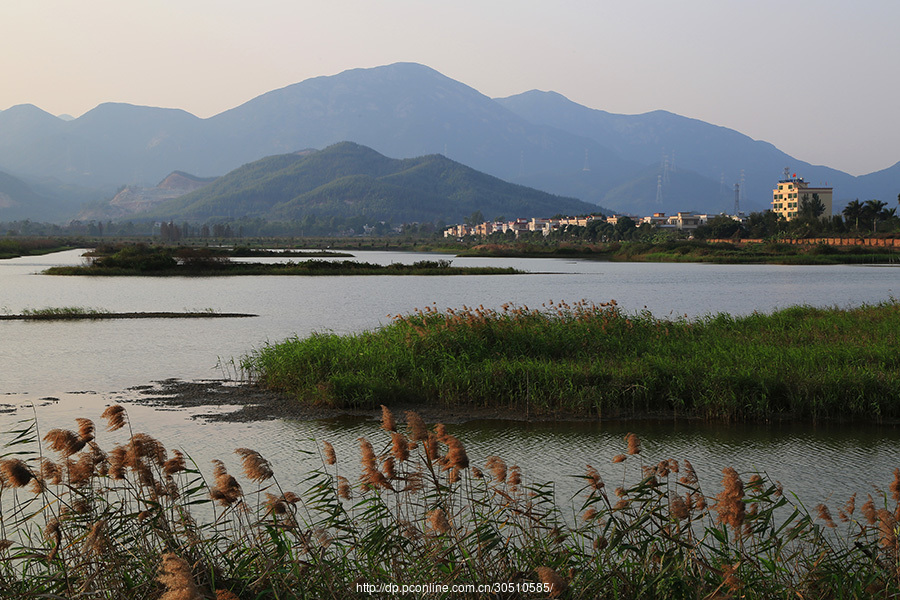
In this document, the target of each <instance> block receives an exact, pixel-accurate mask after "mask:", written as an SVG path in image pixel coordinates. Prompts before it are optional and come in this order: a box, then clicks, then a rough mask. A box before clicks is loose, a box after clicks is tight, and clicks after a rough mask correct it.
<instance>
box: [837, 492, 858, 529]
mask: <svg viewBox="0 0 900 600" xmlns="http://www.w3.org/2000/svg"><path fill="white" fill-rule="evenodd" d="M855 511H856V494H853V495H852V496H850V499H849V500H847V503H846V504H845V505H844V508H843V509H842V510H841V511H840V512H839V513H838V517H840V519H841V521H843V522H844V523H847V522H848V521H850V517H852V516H853V513H854V512H855Z"/></svg>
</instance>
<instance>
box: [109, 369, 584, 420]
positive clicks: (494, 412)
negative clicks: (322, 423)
mask: <svg viewBox="0 0 900 600" xmlns="http://www.w3.org/2000/svg"><path fill="white" fill-rule="evenodd" d="M127 393H128V396H129V397H128V398H127V399H123V401H124V402H133V403H137V404H143V405H147V406H159V407H167V408H190V409H202V408H204V407H217V408H219V407H230V406H233V407H235V408H236V410H233V411H229V412H219V411H216V412H209V413H204V412H200V413H198V414H196V415H194V418H198V419H204V420H208V421H214V422H215V421H218V422H231V423H242V422H251V421H269V420H274V419H292V420H299V421H313V420H320V419H334V418H338V417H359V418H365V419H380V418H381V409H380V408H378V409H351V408H331V407H326V406H310V405H305V404H302V403H301V402H299V401H297V399H295V398H294V397H292V396H289V395H287V394H282V393H279V392H273V391H271V390H266V389H263V388H260V387H258V386H255V385H249V384H242V383H236V382H234V381H230V380H225V379H204V380H196V381H183V380H180V379H166V380H163V381H154V382H153V384H152V385H142V386H136V387H131V388H128V390H127ZM388 408H389V409H391V411H392V412H393V413H394V414H395V415H396V417H397V418H398V419H402V418H403V415H404V413H405V411H407V410H413V411H415V412H417V413H418V414H419V415H420V416H421V417H422V418H423V419H424V420H425V421H426V422H428V423H437V422H440V423H445V424H455V423H464V422H466V421H482V420H501V421H519V422H532V421H574V420H584V419H585V418H587V417H584V416H577V415H571V414H543V413H542V414H538V415H535V414H529V413H528V412H527V411H525V410H524V409H500V408H484V407H441V406H422V405H408V404H401V403H397V404H392V405H390V406H388Z"/></svg>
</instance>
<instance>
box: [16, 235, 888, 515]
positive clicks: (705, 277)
mask: <svg viewBox="0 0 900 600" xmlns="http://www.w3.org/2000/svg"><path fill="white" fill-rule="evenodd" d="M81 254H82V251H70V252H61V253H56V254H52V255H48V256H41V257H24V258H18V259H11V260H0V311H2V312H6V313H18V312H21V311H22V310H23V309H29V308H30V309H37V308H44V307H63V306H78V307H86V308H99V309H105V310H109V311H116V312H119V311H184V310H205V309H213V310H216V311H219V312H243V313H253V314H257V315H259V316H258V317H255V318H249V319H208V320H206V319H199V320H179V319H159V320H156V319H149V320H110V321H74V322H22V321H3V322H0V339H2V342H3V343H2V344H0V403H3V404H4V405H5V410H6V412H4V413H3V414H2V415H0V425H6V426H7V427H8V426H10V425H11V424H12V423H14V422H15V421H16V420H19V419H23V418H24V419H28V418H31V417H32V416H33V415H34V414H37V416H38V422H39V425H40V427H41V428H42V430H44V431H46V430H47V429H48V428H50V427H59V426H65V427H71V426H72V424H73V419H74V418H75V417H80V416H84V417H89V418H93V419H99V415H100V413H101V412H102V410H103V408H104V407H105V406H106V405H107V404H110V403H112V402H120V401H123V402H126V401H129V400H132V399H134V398H135V397H137V396H138V393H137V392H136V391H134V390H129V388H133V387H135V386H142V385H146V384H148V383H150V382H153V381H158V380H163V379H168V378H180V379H186V380H192V379H208V378H221V377H223V376H225V375H226V374H228V373H232V372H233V370H232V369H231V365H232V364H233V362H234V361H237V360H239V358H240V357H241V356H242V355H244V354H246V353H248V352H250V351H251V350H252V349H253V348H256V347H259V346H260V345H262V344H265V343H266V342H267V341H272V342H275V341H279V340H281V339H283V338H286V337H289V336H291V335H294V334H296V335H300V336H305V335H308V334H309V333H311V332H315V331H334V332H336V333H351V332H357V331H361V330H364V329H371V328H375V327H378V326H379V325H383V324H386V323H389V322H390V320H391V316H393V315H396V314H404V313H408V312H410V311H412V310H414V309H415V308H423V307H425V306H431V305H434V306H436V307H437V308H439V309H443V308H449V307H461V306H463V305H468V306H478V305H484V306H485V307H489V308H499V307H500V306H501V305H502V304H504V303H507V302H509V303H513V304H516V305H520V306H522V305H526V306H529V307H531V308H539V307H540V306H541V305H543V304H547V303H550V302H551V301H553V302H561V301H566V302H570V303H571V302H575V301H578V300H582V299H586V300H588V301H591V302H596V303H600V302H606V301H609V300H611V299H615V300H616V301H617V302H618V303H619V305H620V306H621V307H622V308H623V309H624V311H625V312H637V311H640V310H644V309H647V310H650V311H651V312H652V313H653V314H654V315H655V316H657V317H663V318H677V317H681V316H687V317H698V316H703V315H706V314H715V313H718V312H729V313H731V314H734V315H741V314H749V313H752V312H753V311H761V312H770V311H772V310H775V309H777V308H782V307H787V306H791V305H795V304H810V305H815V306H840V307H848V306H856V305H859V304H862V303H876V302H881V301H885V300H888V299H889V298H891V297H893V296H895V295H896V294H897V293H900V269H898V268H896V267H887V266H773V265H712V264H657V263H609V262H593V261H586V260H571V259H512V258H509V259H503V258H490V259H487V258H454V257H450V256H446V257H445V256H436V255H433V254H416V253H387V252H354V255H355V256H356V257H357V259H358V260H362V261H366V262H377V263H384V264H387V263H390V262H415V261H417V260H435V259H437V258H448V259H452V260H453V264H454V265H455V266H466V265H495V266H513V267H516V268H519V269H522V270H525V271H528V272H529V274H525V275H504V276H454V277H415V276H355V277H354V276H347V277H285V276H282V277H276V276H259V277H210V278H181V277H171V278H169V277H167V278H150V277H148V278H137V277H134V278H132V277H126V278H123V277H111V278H104V277H49V276H42V275H38V274H37V273H38V272H39V271H41V270H42V269H44V268H46V267H49V266H52V265H60V264H78V263H79V262H80V261H81V260H82V258H81ZM341 260H343V259H341ZM32 405H34V408H32ZM128 408H129V413H130V415H131V418H132V421H133V423H134V425H135V429H136V430H142V431H147V432H149V433H151V434H153V435H155V436H157V437H159V438H160V440H161V441H163V443H165V444H166V445H167V446H168V447H180V448H183V449H184V450H185V451H186V452H188V453H189V454H191V455H192V456H193V457H194V458H195V459H197V461H198V463H200V464H201V465H203V464H208V462H207V461H208V460H209V459H210V458H222V459H223V460H225V459H230V460H229V462H230V463H231V465H232V466H233V467H234V468H236V466H237V464H238V463H237V460H236V457H233V456H228V455H229V454H230V453H231V451H232V450H233V449H234V448H237V447H241V446H246V447H251V448H254V449H256V450H258V451H260V452H261V453H263V455H265V456H266V457H267V458H269V459H270V460H271V461H272V462H273V463H274V464H275V466H276V469H277V472H278V473H279V475H280V478H281V483H282V485H284V486H287V487H290V486H292V485H296V483H297V482H299V481H300V480H301V479H302V473H303V471H305V470H307V469H310V468H314V467H315V466H316V460H317V459H314V458H310V457H308V456H306V455H305V454H303V453H302V451H303V450H307V449H309V448H311V442H310V440H311V439H319V440H321V439H327V440H329V441H331V442H332V443H333V444H334V445H335V447H336V448H337V449H338V452H339V454H340V455H342V456H343V457H344V459H343V460H345V461H346V464H347V465H348V469H351V467H350V465H351V464H355V462H356V460H357V455H358V452H357V449H358V443H357V441H356V440H357V438H358V437H360V436H361V435H365V436H370V437H372V438H373V441H374V440H376V439H377V440H381V439H382V438H381V437H378V432H377V429H378V425H377V423H373V422H368V421H364V420H353V419H337V420H325V421H313V422H294V421H288V420H276V421H267V422H259V423H210V422H206V421H203V420H196V419H193V418H192V416H193V413H192V411H188V410H162V409H157V408H152V407H148V406H143V405H140V404H134V403H130V402H129V404H128ZM220 410H228V407H221V408H220ZM399 417H400V416H399V415H398V418H399ZM449 429H450V431H451V432H452V433H454V434H455V435H457V437H459V438H460V439H461V440H462V441H463V442H464V443H465V444H466V446H467V450H468V452H469V455H470V458H472V459H473V461H474V462H475V463H479V462H483V459H484V457H486V456H488V455H490V454H498V455H500V456H502V457H504V458H506V459H507V461H508V462H510V463H511V464H512V463H517V464H519V466H521V467H522V469H523V472H524V474H525V476H526V477H528V478H530V479H532V480H534V481H544V480H555V481H558V482H559V486H560V490H562V492H563V493H564V494H568V493H569V492H570V491H571V490H572V489H574V488H573V486H575V485H576V484H575V483H574V481H573V480H572V479H571V478H570V477H567V476H568V475H578V474H581V473H582V472H583V469H584V466H585V464H592V465H594V466H596V467H597V468H598V469H600V470H601V473H603V474H604V476H605V477H609V478H612V479H613V480H614V479H615V478H616V477H618V478H621V476H622V475H621V466H619V465H611V464H610V459H611V458H612V456H614V455H615V454H619V453H620V452H622V451H623V450H624V443H623V441H622V438H623V436H624V435H625V433H627V432H628V431H634V432H635V433H637V434H638V435H639V436H640V437H641V438H642V439H643V441H644V449H645V450H644V455H645V456H647V457H648V460H651V459H652V460H653V461H658V460H660V459H663V458H670V457H671V458H676V459H679V460H680V459H683V458H688V459H690V460H691V461H692V462H693V464H694V466H695V468H697V470H698V472H699V473H700V475H701V483H704V484H705V485H706V488H707V492H708V493H713V494H714V493H716V492H717V491H718V483H719V480H720V479H721V475H720V472H721V469H722V468H723V467H726V466H733V467H735V468H737V469H738V470H739V471H747V470H754V469H759V470H766V471H767V472H768V473H769V475H771V476H772V477H773V478H776V479H779V480H781V481H782V482H783V483H784V484H785V487H786V488H787V489H789V490H792V491H796V492H797V493H798V494H799V495H800V496H801V497H802V498H804V499H805V500H809V501H811V502H813V503H816V502H818V501H822V500H826V499H828V498H831V499H832V500H833V501H834V502H836V503H837V502H840V503H842V502H843V501H844V500H846V498H847V497H848V496H849V495H850V494H851V493H853V492H861V493H867V492H871V491H872V488H871V485H872V484H875V485H877V486H879V487H880V488H885V487H886V486H887V484H888V483H889V482H890V479H891V477H892V471H893V469H894V468H895V467H898V466H900V430H898V428H896V427H890V426H852V427H847V426H833V425H822V426H817V427H816V426H798V425H785V424H782V425H771V426H758V425H754V426H725V425H719V424H716V425H712V424H705V423H696V422H630V423H619V422H611V423H610V422H604V423H585V422H578V423H569V422H564V423H524V424H523V423H512V422H469V423H465V424H460V425H453V426H451V427H450V428H449ZM119 434H121V432H117V434H101V435H100V441H101V444H102V445H103V446H104V447H105V448H107V449H108V447H109V446H110V445H111V444H112V443H114V442H117V441H121V440H122V439H123V438H122V436H121V435H119ZM107 440H108V441H107ZM376 447H377V444H376ZM614 467H615V468H614Z"/></svg>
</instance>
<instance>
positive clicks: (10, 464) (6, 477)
mask: <svg viewBox="0 0 900 600" xmlns="http://www.w3.org/2000/svg"><path fill="white" fill-rule="evenodd" d="M0 477H2V478H3V481H4V483H7V484H9V485H11V486H12V487H25V486H26V485H28V483H29V482H30V481H31V480H32V479H34V473H32V472H31V469H29V468H28V465H26V464H25V462H24V461H22V460H20V459H18V458H7V459H4V460H2V461H0Z"/></svg>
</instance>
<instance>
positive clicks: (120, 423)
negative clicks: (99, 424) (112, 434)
mask: <svg viewBox="0 0 900 600" xmlns="http://www.w3.org/2000/svg"><path fill="white" fill-rule="evenodd" d="M100 416H101V417H102V418H104V419H105V420H106V429H107V431H116V430H117V429H122V428H123V427H125V425H126V424H127V422H128V421H127V414H126V412H125V408H124V407H123V406H122V405H121V404H113V405H111V406H107V407H106V410H104V411H103V414H101V415H100Z"/></svg>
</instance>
